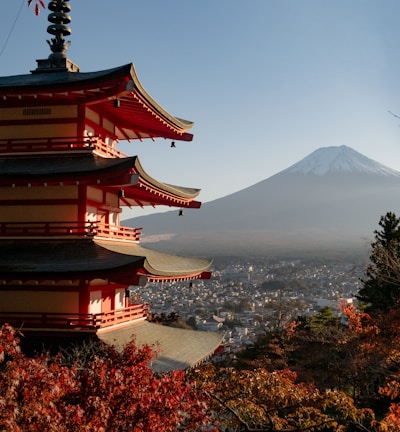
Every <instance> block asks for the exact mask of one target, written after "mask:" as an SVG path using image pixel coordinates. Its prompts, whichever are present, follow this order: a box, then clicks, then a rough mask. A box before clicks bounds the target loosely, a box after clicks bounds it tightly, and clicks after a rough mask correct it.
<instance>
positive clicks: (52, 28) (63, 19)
mask: <svg viewBox="0 0 400 432" xmlns="http://www.w3.org/2000/svg"><path fill="white" fill-rule="evenodd" d="M68 1H69V0H53V1H51V2H50V3H49V5H48V8H49V10H51V11H52V13H50V14H49V16H48V18H47V19H48V20H49V22H50V23H52V24H50V25H49V26H48V27H47V33H50V34H52V35H54V36H55V37H54V38H52V39H51V42H50V41H47V43H48V44H49V45H50V49H51V51H52V52H53V53H60V54H62V55H65V51H66V50H67V48H68V47H69V45H70V43H71V42H70V41H68V42H66V41H65V39H64V36H69V35H70V34H71V29H70V27H68V26H66V25H65V24H69V23H70V22H71V17H70V15H68V12H70V11H71V6H70V5H69V4H68V3H67V2H68Z"/></svg>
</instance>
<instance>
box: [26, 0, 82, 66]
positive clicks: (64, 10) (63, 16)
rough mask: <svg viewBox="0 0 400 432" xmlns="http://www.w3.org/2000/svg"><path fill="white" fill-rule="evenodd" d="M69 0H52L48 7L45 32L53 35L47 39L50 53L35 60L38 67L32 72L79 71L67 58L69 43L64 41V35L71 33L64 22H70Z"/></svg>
mask: <svg viewBox="0 0 400 432" xmlns="http://www.w3.org/2000/svg"><path fill="white" fill-rule="evenodd" d="M68 2H69V0H52V1H50V2H49V5H48V8H49V10H50V11H51V13H50V14H49V15H48V20H49V22H50V25H49V26H48V27H47V33H49V34H51V35H53V36H54V37H53V38H52V39H51V41H49V40H48V41H47V43H48V44H49V46H50V49H51V52H52V53H51V54H50V55H49V58H48V59H47V60H37V63H38V68H37V69H36V70H35V71H32V72H49V71H52V72H58V71H62V70H67V71H68V72H79V67H78V66H77V65H76V64H74V63H73V62H72V61H71V60H69V59H68V58H67V55H66V51H67V49H68V47H69V45H70V44H71V42H70V41H66V40H65V39H64V36H69V35H70V34H71V28H70V27H69V26H67V25H66V24H69V23H70V22H71V17H70V15H69V12H70V11H71V6H70V5H69V4H68Z"/></svg>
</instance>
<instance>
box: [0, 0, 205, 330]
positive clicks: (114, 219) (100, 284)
mask: <svg viewBox="0 0 400 432" xmlns="http://www.w3.org/2000/svg"><path fill="white" fill-rule="evenodd" d="M68 2H69V0H54V1H50V2H49V5H48V9H49V10H50V14H49V16H48V20H49V26H48V28H47V31H48V33H50V34H51V35H52V36H53V37H52V39H51V40H50V41H47V42H48V43H49V46H50V49H51V54H50V56H49V57H48V58H47V59H44V60H37V68H36V69H35V70H33V71H31V73H30V74H25V75H18V76H9V77H0V321H1V322H3V323H4V322H8V323H11V324H13V325H14V326H17V327H22V329H23V332H33V333H35V332H41V333H42V334H43V333H46V332H51V333H52V334H54V332H56V333H58V332H74V333H75V334H76V333H79V332H86V333H95V334H101V333H103V332H109V331H114V330H116V329H120V328H122V327H126V326H131V325H133V324H135V323H138V322H142V321H143V320H146V315H147V306H146V305H145V304H140V303H139V304H131V303H130V302H129V296H128V295H127V293H129V287H130V286H143V287H145V285H146V284H147V283H148V282H155V281H159V282H166V281H189V280H193V279H205V278H209V277H210V271H209V268H210V266H211V261H210V260H209V259H203V258H189V257H183V256H176V255H169V254H165V253H161V252H157V251H153V250H150V249H147V248H144V247H142V246H140V243H139V240H140V233H141V229H142V228H141V227H137V228H128V227H124V226H121V224H120V222H121V221H120V217H121V212H122V208H123V207H124V206H128V207H135V206H140V207H145V206H158V205H166V206H173V207H178V208H179V209H184V208H199V207H200V202H199V201H197V200H196V198H197V196H198V194H199V192H200V191H199V190H198V189H193V188H187V187H181V186H174V185H171V184H167V183H163V182H160V181H157V180H155V179H154V178H153V177H151V176H150V175H149V174H147V172H146V171H145V170H144V169H143V167H142V165H141V163H140V160H139V158H138V157H137V156H134V157H130V156H128V155H126V154H124V153H122V152H121V151H119V150H118V148H117V147H118V143H119V142H120V141H123V140H124V141H126V140H128V141H134V140H136V141H137V140H140V141H142V140H145V139H151V140H155V139H158V138H164V139H167V140H171V141H172V143H170V144H172V145H174V142H175V141H178V140H180V141H191V140H192V138H193V136H192V134H190V133H189V132H188V130H189V129H190V128H191V127H192V122H190V121H186V120H182V119H181V118H177V117H174V116H173V115H171V114H170V113H168V112H167V111H166V110H165V109H163V108H162V107H161V106H160V105H159V104H158V103H157V102H156V101H155V100H154V99H153V98H152V97H150V95H149V94H148V93H147V92H146V91H145V89H144V88H143V87H142V85H141V84H140V82H139V79H138V77H137V75H136V72H135V69H134V67H133V65H132V64H127V65H124V66H121V67H116V68H113V69H109V70H103V71H97V72H89V73H82V72H80V70H79V67H78V66H77V65H76V64H75V63H73V62H72V61H71V60H70V59H69V58H68V57H67V55H66V50H67V48H68V45H69V42H67V41H66V40H65V36H69V35H70V33H71V30H70V27H69V26H68V24H69V23H70V15H69V12H70V9H71V7H70V5H69V3H68ZM160 285H161V284H160Z"/></svg>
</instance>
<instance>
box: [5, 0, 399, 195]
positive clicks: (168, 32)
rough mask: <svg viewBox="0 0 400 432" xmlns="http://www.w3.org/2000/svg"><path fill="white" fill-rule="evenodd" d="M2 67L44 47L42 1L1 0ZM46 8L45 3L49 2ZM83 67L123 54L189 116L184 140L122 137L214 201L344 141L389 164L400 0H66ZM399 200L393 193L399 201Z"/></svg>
mask: <svg viewBox="0 0 400 432" xmlns="http://www.w3.org/2000/svg"><path fill="white" fill-rule="evenodd" d="M22 1H23V3H24V5H25V6H24V8H23V10H22V12H21V14H20V16H19V18H18V20H17V22H16V25H15V28H14V30H13V32H12V33H11V36H10V38H9V40H8V43H7V45H6V46H5V49H4V51H3V53H2V55H1V56H0V74H1V75H3V76H4V75H18V74H24V73H29V71H30V70H32V69H34V68H35V67H36V62H35V59H41V58H47V56H48V55H49V54H50V50H49V47H48V45H47V43H46V39H49V38H50V35H48V34H47V33H46V27H47V10H46V11H42V13H41V15H40V16H39V17H36V16H35V15H34V13H33V11H32V10H31V9H28V8H27V7H26V0H1V3H2V4H1V14H0V48H2V47H4V43H5V41H6V39H7V36H8V35H9V31H10V29H11V27H12V24H13V22H14V20H15V18H16V16H17V13H18V10H19V8H20V5H21V3H22ZM46 4H47V1H46ZM70 5H71V7H72V11H71V16H72V23H71V28H72V35H71V36H70V37H68V40H71V46H70V48H69V50H68V55H69V57H70V58H71V59H72V60H73V61H74V62H76V63H77V64H78V65H79V66H80V68H81V71H82V72H90V71H94V70H102V69H108V68H112V67H115V66H120V65H123V64H126V63H130V62H133V63H134V65H135V68H136V71H137V74H138V76H139V79H140V80H141V82H142V84H143V86H144V87H145V88H146V90H147V91H148V92H149V93H150V94H151V95H152V96H153V98H154V99H155V100H157V101H158V102H159V103H160V104H161V105H162V106H163V107H164V108H165V109H167V110H168V111H169V112H170V113H171V114H173V115H176V116H177V117H181V118H185V119H188V120H192V121H194V122H195V126H194V127H193V129H192V132H193V133H194V140H193V142H191V143H184V142H182V143H179V142H178V143H177V147H176V148H175V149H171V148H170V147H169V144H168V142H167V141H164V140H157V141H156V142H151V141H149V142H143V143H139V142H138V143H136V142H135V143H130V144H129V145H123V146H122V149H123V150H124V151H126V152H128V153H129V154H132V155H136V154H137V155H139V157H140V159H141V161H142V164H143V166H144V168H145V170H146V171H147V172H148V173H149V174H150V175H152V176H153V177H155V178H157V179H158V180H160V181H164V182H167V183H172V184H177V185H181V186H188V187H199V188H201V189H202V193H201V195H200V200H201V201H203V202H207V201H211V200H213V199H215V198H219V197H222V196H225V195H228V194H230V193H232V192H236V191H238V190H240V189H243V188H245V187H247V186H250V185H252V184H254V183H256V182H258V181H260V180H263V179H265V178H268V177H270V176H271V175H273V174H276V173H277V172H279V171H281V170H282V169H285V168H287V167H288V166H290V165H292V164H293V163H295V162H297V161H298V160H300V159H302V158H303V157H305V156H307V155H308V154H309V153H311V152H312V151H314V150H316V149H317V148H319V147H326V146H339V145H347V146H350V147H352V148H353V149H355V150H357V151H359V152H361V153H362V154H364V155H365V156H368V157H370V158H372V159H375V160H377V161H378V162H381V163H383V164H385V165H387V166H389V167H391V168H394V169H397V170H400V127H399V126H400V119H397V118H395V117H393V116H392V115H390V114H389V113H388V111H392V112H394V113H396V114H398V115H400V2H399V1H398V0H247V1H244V0H201V1H190V0H168V1H166V0H115V1H111V0H96V1H94V0H83V1H82V0H71V1H70ZM397 198H398V199H400V197H397Z"/></svg>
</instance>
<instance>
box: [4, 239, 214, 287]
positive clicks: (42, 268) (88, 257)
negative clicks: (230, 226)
mask: <svg viewBox="0 0 400 432" xmlns="http://www.w3.org/2000/svg"><path fill="white" fill-rule="evenodd" d="M210 266H211V261H210V260H206V259H203V258H188V257H181V256H176V255H168V254H165V253H161V252H157V251H152V250H150V249H146V248H142V247H141V246H139V245H138V244H135V243H127V242H116V241H114V242H106V241H102V240H96V239H94V240H93V239H67V240H44V239H43V240H37V241H35V242H32V241H31V240H23V239H21V240H18V241H16V240H2V241H1V242H0V275H1V277H2V278H5V279H9V280H24V281H26V280H36V279H56V280H60V279H82V278H85V279H90V278H104V279H108V280H110V281H111V282H115V283H122V284H127V285H138V284H139V281H140V276H145V277H146V278H147V280H160V281H161V280H163V281H168V280H189V279H195V278H209V277H210V274H209V272H208V269H209V267H210Z"/></svg>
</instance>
